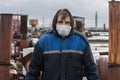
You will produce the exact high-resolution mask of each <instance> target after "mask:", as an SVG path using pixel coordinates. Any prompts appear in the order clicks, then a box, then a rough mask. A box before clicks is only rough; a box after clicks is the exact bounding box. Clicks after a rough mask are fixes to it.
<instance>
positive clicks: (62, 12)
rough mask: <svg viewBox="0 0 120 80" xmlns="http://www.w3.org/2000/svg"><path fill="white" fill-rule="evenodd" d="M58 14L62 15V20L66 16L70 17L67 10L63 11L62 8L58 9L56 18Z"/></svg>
mask: <svg viewBox="0 0 120 80" xmlns="http://www.w3.org/2000/svg"><path fill="white" fill-rule="evenodd" d="M59 15H61V16H62V17H61V18H62V20H64V19H65V18H67V17H70V14H69V13H68V12H67V11H65V10H64V9H60V10H59V12H58V15H57V18H58V16H59Z"/></svg>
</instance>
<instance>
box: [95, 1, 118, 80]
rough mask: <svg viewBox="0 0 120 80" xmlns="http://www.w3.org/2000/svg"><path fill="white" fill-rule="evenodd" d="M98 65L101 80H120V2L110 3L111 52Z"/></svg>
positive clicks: (102, 57) (101, 58) (98, 61)
mask: <svg viewBox="0 0 120 80" xmlns="http://www.w3.org/2000/svg"><path fill="white" fill-rule="evenodd" d="M105 56H106V57H105ZM97 65H98V70H99V73H100V78H101V80H120V76H119V75H120V1H114V0H112V1H110V2H109V52H108V55H103V56H100V59H99V60H97Z"/></svg>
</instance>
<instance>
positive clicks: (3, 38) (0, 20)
mask: <svg viewBox="0 0 120 80" xmlns="http://www.w3.org/2000/svg"><path fill="white" fill-rule="evenodd" d="M11 41H12V14H0V80H9V77H10V76H9V65H10V55H11Z"/></svg>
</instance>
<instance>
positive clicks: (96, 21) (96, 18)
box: [95, 11, 98, 28]
mask: <svg viewBox="0 0 120 80" xmlns="http://www.w3.org/2000/svg"><path fill="white" fill-rule="evenodd" d="M97 23H98V17H97V11H96V13H95V27H96V28H97V25H98V24H97Z"/></svg>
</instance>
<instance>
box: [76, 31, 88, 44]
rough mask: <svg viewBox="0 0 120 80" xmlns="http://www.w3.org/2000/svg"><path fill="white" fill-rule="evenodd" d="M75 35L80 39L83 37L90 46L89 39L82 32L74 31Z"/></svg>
mask: <svg viewBox="0 0 120 80" xmlns="http://www.w3.org/2000/svg"><path fill="white" fill-rule="evenodd" d="M74 34H75V35H78V36H79V37H81V38H82V39H83V40H84V41H85V43H87V44H88V45H89V42H88V39H87V37H86V36H85V35H83V34H82V33H81V32H78V31H74Z"/></svg>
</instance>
